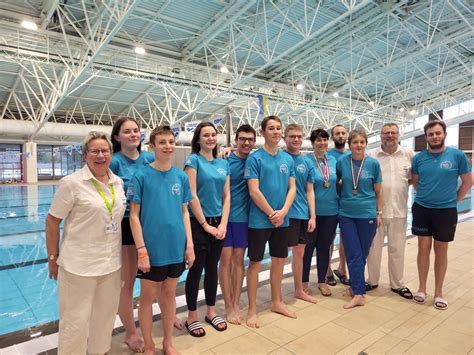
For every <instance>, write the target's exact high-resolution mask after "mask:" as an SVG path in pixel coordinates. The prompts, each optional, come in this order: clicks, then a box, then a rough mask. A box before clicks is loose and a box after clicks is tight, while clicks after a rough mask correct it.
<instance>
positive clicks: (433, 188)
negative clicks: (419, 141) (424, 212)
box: [411, 147, 471, 208]
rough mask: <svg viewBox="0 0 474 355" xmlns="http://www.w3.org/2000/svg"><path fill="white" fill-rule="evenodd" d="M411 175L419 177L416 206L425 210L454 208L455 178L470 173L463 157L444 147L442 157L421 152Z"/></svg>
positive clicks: (425, 151)
mask: <svg viewBox="0 0 474 355" xmlns="http://www.w3.org/2000/svg"><path fill="white" fill-rule="evenodd" d="M411 171H412V174H413V175H418V189H417V191H416V197H415V202H416V203H418V204H420V205H421V206H423V207H426V208H452V207H456V206H457V204H456V197H457V190H458V185H457V183H458V177H459V176H460V175H464V174H466V173H469V172H471V166H470V164H469V160H468V159H467V156H466V154H464V152H462V151H461V150H459V149H456V148H451V147H447V148H446V149H445V150H444V151H443V152H442V153H430V152H429V151H427V150H424V151H422V152H420V153H418V154H416V155H415V156H414V157H413V160H412V167H411Z"/></svg>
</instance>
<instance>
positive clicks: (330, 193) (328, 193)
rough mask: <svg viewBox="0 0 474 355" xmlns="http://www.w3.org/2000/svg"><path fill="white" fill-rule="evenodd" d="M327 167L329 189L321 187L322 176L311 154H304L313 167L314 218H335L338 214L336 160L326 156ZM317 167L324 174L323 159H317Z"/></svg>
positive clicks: (324, 162) (324, 164) (324, 161)
mask: <svg viewBox="0 0 474 355" xmlns="http://www.w3.org/2000/svg"><path fill="white" fill-rule="evenodd" d="M326 157H327V163H328V165H329V188H325V187H324V186H323V182H324V179H323V175H322V174H321V172H320V171H319V168H318V165H317V164H316V160H315V158H314V155H313V154H312V153H310V154H306V156H305V158H306V160H307V161H308V163H309V164H310V165H311V166H312V167H313V188H314V196H315V198H316V216H336V215H338V214H339V195H338V194H337V186H336V185H337V174H336V164H337V161H336V158H334V157H333V156H331V155H328V154H326ZM318 161H319V165H320V166H321V169H322V170H323V172H324V169H325V166H326V160H325V159H318Z"/></svg>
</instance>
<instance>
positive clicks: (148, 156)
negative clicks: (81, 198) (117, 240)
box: [110, 152, 155, 218]
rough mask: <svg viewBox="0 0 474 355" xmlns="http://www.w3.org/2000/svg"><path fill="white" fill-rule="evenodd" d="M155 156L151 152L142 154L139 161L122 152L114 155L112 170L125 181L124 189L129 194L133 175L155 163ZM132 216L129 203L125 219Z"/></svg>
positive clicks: (111, 164)
mask: <svg viewBox="0 0 474 355" xmlns="http://www.w3.org/2000/svg"><path fill="white" fill-rule="evenodd" d="M154 160H155V155H154V154H153V153H150V152H140V155H139V156H138V158H137V159H135V160H133V159H130V158H129V157H127V156H125V155H123V154H122V152H117V153H114V155H113V156H112V161H111V162H110V170H112V172H113V173H114V174H115V175H118V176H120V177H121V178H122V180H123V189H124V191H125V193H127V189H128V186H129V185H130V181H131V180H132V177H133V175H135V173H136V172H137V170H139V169H140V168H142V167H143V166H145V165H148V164H150V163H153V161H154ZM129 215H130V205H129V204H128V203H127V208H126V209H125V215H124V217H127V218H128V216H129Z"/></svg>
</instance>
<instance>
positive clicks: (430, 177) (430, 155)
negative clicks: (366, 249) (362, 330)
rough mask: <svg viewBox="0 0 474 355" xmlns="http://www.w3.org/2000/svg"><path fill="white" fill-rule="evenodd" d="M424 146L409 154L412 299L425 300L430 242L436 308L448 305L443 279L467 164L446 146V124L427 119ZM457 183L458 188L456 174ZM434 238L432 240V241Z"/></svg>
mask: <svg viewBox="0 0 474 355" xmlns="http://www.w3.org/2000/svg"><path fill="white" fill-rule="evenodd" d="M424 131H425V138H426V141H427V142H428V150H424V151H422V152H420V153H418V154H416V155H415V156H414V157H413V161H412V182H413V187H414V188H415V189H416V197H415V202H414V203H413V206H412V209H411V210H412V213H413V222H412V227H411V230H412V233H413V234H414V235H416V236H418V257H417V263H418V278H419V281H420V284H419V287H418V291H417V292H415V293H414V294H413V299H414V301H415V302H416V303H420V304H423V303H425V301H426V279H427V278H428V272H429V269H430V253H431V246H432V245H433V247H434V254H435V258H434V273H435V290H434V303H433V306H434V307H435V308H436V309H440V310H445V309H448V301H447V300H446V299H445V298H444V297H443V282H444V277H445V275H446V270H447V268H448V245H449V242H452V241H453V240H454V234H455V233H456V225H457V222H458V211H457V209H456V207H457V203H458V202H459V201H461V200H462V199H463V198H464V196H466V193H467V192H468V191H469V190H470V189H471V187H472V175H471V166H470V165H469V160H468V159H467V156H466V154H464V152H463V151H461V150H459V149H456V148H451V147H446V145H445V144H444V141H445V139H446V124H445V123H444V122H443V121H438V120H435V121H429V122H428V123H427V124H425V127H424ZM459 177H460V178H461V185H460V186H459V188H458V178H459ZM433 239H434V241H433Z"/></svg>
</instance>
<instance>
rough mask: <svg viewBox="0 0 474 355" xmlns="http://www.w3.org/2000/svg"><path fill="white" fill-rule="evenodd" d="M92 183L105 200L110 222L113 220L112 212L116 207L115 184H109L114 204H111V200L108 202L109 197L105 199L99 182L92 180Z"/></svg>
mask: <svg viewBox="0 0 474 355" xmlns="http://www.w3.org/2000/svg"><path fill="white" fill-rule="evenodd" d="M91 182H92V185H94V186H95V188H96V190H97V192H98V193H99V195H100V197H102V200H104V202H105V206H106V207H107V211H109V216H110V220H112V210H113V208H114V205H115V189H114V184H112V183H110V184H109V188H110V192H111V193H112V203H110V202H109V200H107V197H105V194H104V192H103V191H102V189H101V188H100V185H99V183H98V182H97V181H95V180H94V179H91Z"/></svg>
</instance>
